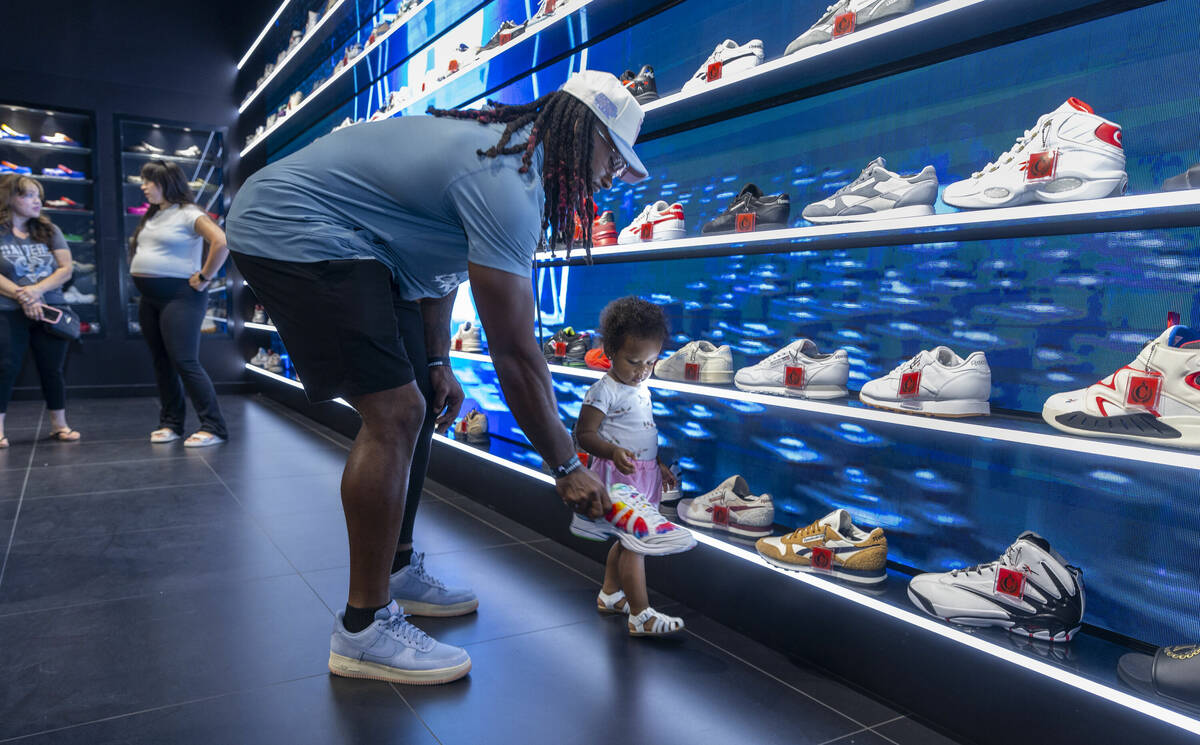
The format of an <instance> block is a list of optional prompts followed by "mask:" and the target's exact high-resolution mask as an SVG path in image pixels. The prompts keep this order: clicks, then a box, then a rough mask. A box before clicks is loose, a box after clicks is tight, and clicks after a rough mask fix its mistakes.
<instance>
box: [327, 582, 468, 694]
mask: <svg viewBox="0 0 1200 745" xmlns="http://www.w3.org/2000/svg"><path fill="white" fill-rule="evenodd" d="M344 616H345V612H344V611H338V614H337V618H335V619H334V622H333V634H332V635H331V636H330V638H329V672H331V673H333V674H334V675H341V676H342V677H346V678H370V679H371V680H383V681H387V682H389V683H407V684H409V685H435V684H438V683H449V682H450V681H452V680H458V679H459V678H461V677H463V676H464V675H466V674H467V673H469V672H470V671H471V657H470V655H468V654H467V650H465V649H461V648H459V647H452V646H450V645H449V644H442V643H441V642H438V641H435V640H434V639H433V638H432V637H430V636H429V635H428V634H426V633H425V632H424V631H421V630H420V629H418V628H417V627H416V626H413V625H412V624H411V623H409V622H408V621H407V620H406V618H407V616H406V615H405V614H404V612H403V611H402V610H401V609H400V606H399V605H397V604H396V601H394V600H393V601H392V602H391V603H389V604H388V605H387V606H386V607H384V608H380V609H379V610H378V611H376V613H375V621H374V622H373V623H372V624H371V625H370V626H368V627H367V628H365V629H363V630H362V631H360V632H358V633H357V634H351V633H350V632H349V631H347V630H346V627H345V625H344V624H343V622H342V621H343V617H344Z"/></svg>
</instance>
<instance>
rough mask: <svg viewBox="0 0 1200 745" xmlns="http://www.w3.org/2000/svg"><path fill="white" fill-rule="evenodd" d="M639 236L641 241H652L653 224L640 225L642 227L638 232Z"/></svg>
mask: <svg viewBox="0 0 1200 745" xmlns="http://www.w3.org/2000/svg"><path fill="white" fill-rule="evenodd" d="M639 235H640V236H641V239H642V240H644V241H649V240H653V239H654V223H652V222H644V223H642V227H641V231H640V232H639Z"/></svg>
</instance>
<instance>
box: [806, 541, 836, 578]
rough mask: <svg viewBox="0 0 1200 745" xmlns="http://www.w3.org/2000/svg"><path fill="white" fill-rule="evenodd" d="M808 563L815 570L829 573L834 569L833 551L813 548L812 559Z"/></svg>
mask: <svg viewBox="0 0 1200 745" xmlns="http://www.w3.org/2000/svg"><path fill="white" fill-rule="evenodd" d="M808 563H809V564H810V565H812V568H813V569H820V570H821V571H823V572H828V571H829V570H830V569H833V549H829V548H821V547H820V546H813V550H812V558H810V559H809V560H808Z"/></svg>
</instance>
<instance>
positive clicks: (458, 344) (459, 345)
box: [454, 339, 462, 352]
mask: <svg viewBox="0 0 1200 745" xmlns="http://www.w3.org/2000/svg"><path fill="white" fill-rule="evenodd" d="M454 351H455V352H461V351H462V339H455V340H454Z"/></svg>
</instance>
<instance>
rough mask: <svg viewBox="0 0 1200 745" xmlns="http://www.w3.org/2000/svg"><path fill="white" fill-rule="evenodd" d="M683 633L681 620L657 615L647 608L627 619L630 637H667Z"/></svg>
mask: <svg viewBox="0 0 1200 745" xmlns="http://www.w3.org/2000/svg"><path fill="white" fill-rule="evenodd" d="M680 631H683V619H682V618H676V617H675V616H668V615H665V614H663V613H659V612H658V611H656V610H654V609H653V608H650V607H648V606H647V608H646V610H644V611H642V612H641V613H639V614H637V615H636V616H630V617H629V635H630V636H667V635H669V634H676V633H679V632H680Z"/></svg>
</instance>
